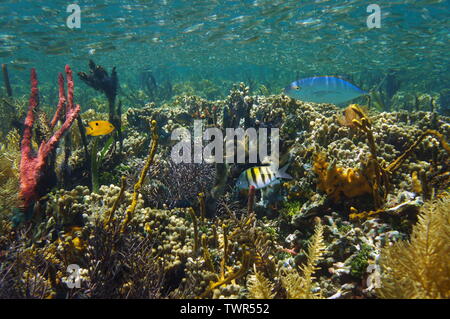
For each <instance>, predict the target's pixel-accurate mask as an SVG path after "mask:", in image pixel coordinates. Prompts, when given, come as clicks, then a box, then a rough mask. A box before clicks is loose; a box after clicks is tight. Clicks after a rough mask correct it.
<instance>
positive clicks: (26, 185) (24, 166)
mask: <svg viewBox="0 0 450 319" xmlns="http://www.w3.org/2000/svg"><path fill="white" fill-rule="evenodd" d="M66 75H67V103H68V104H67V108H66V116H65V121H64V123H63V124H62V126H61V128H59V129H58V130H57V131H56V132H55V133H54V135H53V136H52V137H51V138H50V139H48V140H47V141H43V142H42V143H41V145H40V146H39V149H38V151H37V155H34V154H33V149H32V146H31V144H32V141H31V139H32V128H33V124H34V119H35V111H36V109H37V107H38V105H39V92H38V87H37V85H38V81H37V76H36V71H35V69H32V70H31V96H30V106H29V108H28V114H27V117H26V119H25V129H24V132H23V139H22V144H21V148H20V149H21V153H22V158H21V160H20V193H19V197H20V199H21V200H22V206H23V207H25V208H28V207H30V206H31V205H32V203H33V202H34V201H36V200H37V199H38V198H39V196H42V195H43V194H42V191H40V190H39V188H40V187H42V185H41V183H42V179H43V177H44V176H45V173H46V172H47V171H48V169H49V168H51V167H49V166H50V158H51V157H52V156H53V154H54V152H55V151H56V147H57V145H58V143H59V141H60V140H61V138H62V137H63V135H64V133H65V132H66V131H68V130H69V128H70V127H71V125H72V123H73V121H74V120H75V118H76V117H77V116H78V113H79V112H80V106H79V105H75V104H74V103H73V79H72V70H71V69H70V67H69V66H68V65H66ZM61 78H62V75H60V77H59V79H60V81H59V85H60V86H61V85H64V83H63V81H62V80H61ZM63 93H64V90H63V89H61V88H60V94H63ZM61 99H62V97H61V96H60V101H61ZM60 107H62V106H60ZM56 118H57V117H56Z"/></svg>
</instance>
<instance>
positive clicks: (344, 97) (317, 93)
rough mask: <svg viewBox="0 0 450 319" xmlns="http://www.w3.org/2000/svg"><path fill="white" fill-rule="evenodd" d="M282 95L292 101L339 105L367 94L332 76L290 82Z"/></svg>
mask: <svg viewBox="0 0 450 319" xmlns="http://www.w3.org/2000/svg"><path fill="white" fill-rule="evenodd" d="M284 93H285V94H286V95H287V96H289V97H291V98H294V99H298V100H302V101H305V102H314V103H332V104H340V103H344V102H347V101H350V100H353V99H355V98H357V97H359V96H361V95H364V94H367V92H365V91H364V90H361V89H360V88H358V87H356V86H354V85H353V84H351V83H349V82H347V81H345V80H342V79H340V78H338V77H334V76H317V77H312V78H306V79H301V80H297V81H294V82H292V83H291V84H290V85H289V86H288V87H286V88H285V89H284Z"/></svg>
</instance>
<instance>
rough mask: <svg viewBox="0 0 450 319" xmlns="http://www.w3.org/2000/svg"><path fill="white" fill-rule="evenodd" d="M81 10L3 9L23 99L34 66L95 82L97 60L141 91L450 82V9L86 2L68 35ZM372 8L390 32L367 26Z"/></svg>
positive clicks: (59, 4)
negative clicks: (144, 87) (324, 82)
mask: <svg viewBox="0 0 450 319" xmlns="http://www.w3.org/2000/svg"><path fill="white" fill-rule="evenodd" d="M69 3H70V2H68V1H60V0H57V1H10V0H7V1H4V0H3V1H1V3H0V11H1V16H0V62H1V63H6V64H8V65H9V68H10V73H11V79H12V83H13V85H14V86H15V90H16V92H17V90H19V92H20V93H23V94H25V93H27V87H28V85H27V81H28V76H29V75H28V74H29V69H30V68H31V67H35V68H36V69H37V70H38V74H39V79H40V80H41V82H44V83H48V84H49V85H50V84H51V83H53V82H55V79H56V76H57V72H59V71H62V70H63V67H64V65H65V64H69V65H71V66H72V68H73V69H74V71H75V72H78V71H86V70H87V69H88V67H87V63H88V60H89V59H93V60H94V61H95V62H96V63H98V64H101V65H103V66H105V67H106V68H107V69H110V68H111V67H113V66H117V70H118V74H119V77H120V82H121V84H122V85H123V84H127V83H128V84H130V85H138V84H139V75H140V74H141V72H143V71H145V70H151V71H152V72H153V74H154V75H155V77H156V78H157V80H161V81H162V80H163V79H164V80H167V79H168V80H170V81H171V82H174V83H176V82H182V81H187V80H193V81H198V80H201V79H209V80H212V81H216V82H218V83H220V81H223V80H229V81H234V82H237V81H244V82H248V81H255V82H257V83H260V84H266V85H267V86H270V89H271V91H274V92H272V93H279V92H281V89H282V88H283V87H285V86H286V85H288V84H289V83H291V82H292V81H293V80H295V79H297V78H302V77H308V76H315V75H339V76H343V77H345V78H347V79H352V80H353V81H354V82H356V84H358V85H359V86H360V87H362V88H363V89H365V90H369V89H370V88H372V87H374V86H376V85H377V83H379V82H380V81H382V79H383V77H384V76H385V74H386V72H387V71H388V70H393V71H394V72H395V73H396V76H397V77H398V78H399V80H400V81H401V82H402V88H403V89H410V90H419V91H422V92H428V91H433V92H439V91H440V90H443V89H445V88H448V87H449V83H450V72H449V70H450V68H449V66H450V56H449V36H450V35H449V30H450V20H449V19H448V16H449V12H450V2H449V1H443V0H434V1H433V0H428V1H426V0H424V1H417V0H403V1H399V0H397V1H375V0H370V1H361V0H346V1H343V0H339V1H332V0H330V1H327V0H315V1H300V0H295V1H291V0H289V1H273V0H271V1H266V0H252V1H249V0H246V1H222V0H221V1H199V0H194V1H170V0H160V1H131V0H128V1H118V0H111V1H105V2H103V3H101V4H99V3H100V2H99V1H93V0H84V1H78V2H76V3H77V4H78V5H79V6H80V9H81V28H79V29H69V28H68V27H67V25H66V19H67V17H68V16H69V15H70V13H67V12H66V8H67V5H68V4H69ZM372 3H375V4H378V5H379V6H380V8H381V28H374V29H369V28H368V26H367V23H366V20H367V17H368V16H369V14H370V13H368V12H367V6H368V5H369V4H372ZM223 89H224V94H226V93H227V90H228V88H226V87H224V88H223Z"/></svg>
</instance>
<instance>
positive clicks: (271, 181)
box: [236, 165, 292, 189]
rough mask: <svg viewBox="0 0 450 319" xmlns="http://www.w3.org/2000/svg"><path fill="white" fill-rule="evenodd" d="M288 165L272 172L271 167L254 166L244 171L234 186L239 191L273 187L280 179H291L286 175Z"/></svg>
mask: <svg viewBox="0 0 450 319" xmlns="http://www.w3.org/2000/svg"><path fill="white" fill-rule="evenodd" d="M287 168H288V165H286V166H284V167H282V168H280V169H279V170H274V169H273V168H272V167H271V166H255V167H251V168H249V169H246V170H245V171H243V172H242V173H241V175H240V176H239V179H238V181H237V184H236V186H237V187H238V188H239V189H248V188H250V186H254V187H255V188H256V189H261V188H264V187H267V186H271V185H275V184H278V183H279V182H280V178H287V179H291V178H292V177H291V176H290V175H289V174H288V173H286V170H287Z"/></svg>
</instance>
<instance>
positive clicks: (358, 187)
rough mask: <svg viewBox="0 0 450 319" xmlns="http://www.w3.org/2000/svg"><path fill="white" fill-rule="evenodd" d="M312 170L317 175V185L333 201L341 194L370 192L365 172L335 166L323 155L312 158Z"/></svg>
mask: <svg viewBox="0 0 450 319" xmlns="http://www.w3.org/2000/svg"><path fill="white" fill-rule="evenodd" d="M313 171H314V172H315V173H316V174H317V175H318V176H319V179H318V183H317V186H318V188H319V189H321V190H323V191H324V192H326V193H327V195H328V196H329V197H330V198H333V199H334V201H335V202H337V201H339V199H340V198H341V196H342V195H344V196H345V197H347V198H352V197H356V196H361V195H365V194H372V187H371V186H370V183H369V181H368V180H367V178H366V176H367V173H366V172H361V171H360V170H357V169H354V168H342V167H336V165H334V164H333V163H328V162H327V161H326V158H325V155H323V154H319V155H318V156H316V158H315V159H314V166H313Z"/></svg>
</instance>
